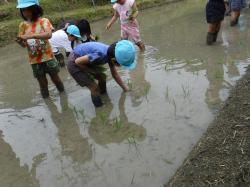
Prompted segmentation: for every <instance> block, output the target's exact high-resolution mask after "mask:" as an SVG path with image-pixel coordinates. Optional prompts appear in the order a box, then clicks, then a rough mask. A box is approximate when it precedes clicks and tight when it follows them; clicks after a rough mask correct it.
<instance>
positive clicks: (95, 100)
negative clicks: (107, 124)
mask: <svg viewBox="0 0 250 187" xmlns="http://www.w3.org/2000/svg"><path fill="white" fill-rule="evenodd" d="M91 99H92V102H93V104H94V105H95V107H101V106H102V105H103V103H102V100H101V98H100V96H94V95H91Z"/></svg>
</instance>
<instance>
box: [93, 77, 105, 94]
mask: <svg viewBox="0 0 250 187" xmlns="http://www.w3.org/2000/svg"><path fill="white" fill-rule="evenodd" d="M95 78H96V79H97V80H98V87H99V91H100V94H106V93H107V85H106V75H105V74H98V75H95Z"/></svg>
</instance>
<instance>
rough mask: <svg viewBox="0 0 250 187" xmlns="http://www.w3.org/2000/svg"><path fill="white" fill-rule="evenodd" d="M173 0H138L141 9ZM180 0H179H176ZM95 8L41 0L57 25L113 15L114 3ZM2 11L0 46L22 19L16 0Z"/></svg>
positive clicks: (79, 0) (81, 2)
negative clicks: (62, 22)
mask: <svg viewBox="0 0 250 187" xmlns="http://www.w3.org/2000/svg"><path fill="white" fill-rule="evenodd" d="M171 1H173V0H137V1H136V2H137V4H138V7H139V9H145V8H148V7H152V6H157V5H161V4H163V3H169V2H171ZM176 1H178V0H176ZM96 2H97V4H96V5H97V6H96V8H95V9H94V8H93V6H92V3H91V1H90V0H40V5H41V6H42V7H43V9H44V17H47V18H49V19H50V21H51V22H52V24H53V25H54V27H56V26H57V25H58V24H59V23H60V22H61V21H62V20H63V19H66V20H67V19H80V18H85V19H88V20H89V21H95V20H99V19H102V18H105V17H108V16H110V17H111V16H112V11H113V10H112V5H111V4H110V3H109V0H96ZM0 12H2V13H7V14H8V16H7V17H6V18H4V19H1V20H0V47H2V46H5V45H7V44H10V43H11V42H12V41H13V40H14V38H15V37H16V35H17V32H18V25H19V23H20V22H21V21H22V19H21V17H20V14H19V11H18V9H16V1H11V2H10V3H8V4H3V3H0Z"/></svg>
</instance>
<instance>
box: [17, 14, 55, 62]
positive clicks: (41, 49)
mask: <svg viewBox="0 0 250 187" xmlns="http://www.w3.org/2000/svg"><path fill="white" fill-rule="evenodd" d="M53 29H54V28H53V26H52V25H51V23H50V21H49V20H48V19H46V18H39V19H38V20H37V21H36V22H32V23H31V22H27V21H24V22H22V23H21V24H20V25H19V36H20V35H26V34H27V35H28V34H41V33H43V32H47V31H52V30H53ZM27 49H28V54H29V62H30V64H39V63H43V62H46V61H49V60H52V59H53V58H54V54H53V52H52V48H51V46H50V44H49V41H48V40H41V39H28V40H27Z"/></svg>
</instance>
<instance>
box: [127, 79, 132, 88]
mask: <svg viewBox="0 0 250 187" xmlns="http://www.w3.org/2000/svg"><path fill="white" fill-rule="evenodd" d="M128 88H129V90H132V89H133V84H132V82H131V80H130V79H129V80H128Z"/></svg>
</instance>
